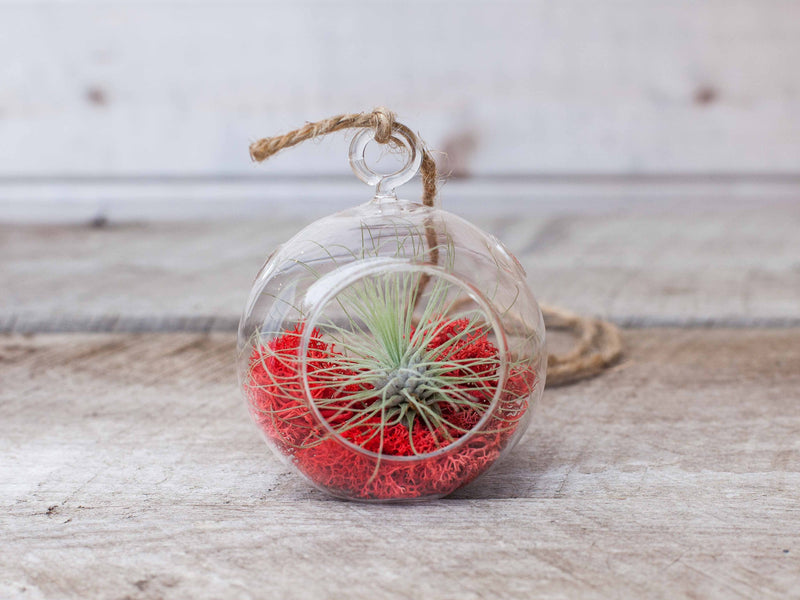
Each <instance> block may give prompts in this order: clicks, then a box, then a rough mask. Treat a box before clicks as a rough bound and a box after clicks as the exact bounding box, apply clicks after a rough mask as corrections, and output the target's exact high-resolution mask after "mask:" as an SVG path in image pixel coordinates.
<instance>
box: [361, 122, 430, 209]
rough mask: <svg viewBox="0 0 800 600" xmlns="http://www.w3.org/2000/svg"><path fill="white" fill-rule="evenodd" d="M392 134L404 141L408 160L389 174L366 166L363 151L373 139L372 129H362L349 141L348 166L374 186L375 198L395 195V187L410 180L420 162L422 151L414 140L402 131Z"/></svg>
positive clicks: (364, 180)
mask: <svg viewBox="0 0 800 600" xmlns="http://www.w3.org/2000/svg"><path fill="white" fill-rule="evenodd" d="M393 134H394V135H395V136H397V137H399V138H400V139H401V140H402V141H403V142H404V146H405V150H406V153H407V154H408V160H407V161H406V164H405V165H404V166H403V167H402V168H401V169H400V170H399V171H395V172H394V173H389V174H383V173H376V172H375V171H373V170H372V169H370V168H369V167H368V166H367V161H366V159H365V157H364V153H365V151H366V149H367V145H369V143H370V142H371V141H373V140H374V139H375V131H374V130H372V129H362V130H361V131H359V132H358V133H356V135H355V137H353V141H352V142H350V167H352V169H353V172H354V173H355V174H356V176H357V177H358V178H359V179H360V180H361V181H363V182H364V183H366V184H367V185H374V186H375V197H376V198H386V197H389V198H393V197H394V196H395V193H394V190H395V188H397V187H399V186H401V185H403V184H404V183H406V182H408V181H410V180H411V179H412V178H413V177H414V175H416V174H417V171H419V167H420V164H422V152H421V150H420V148H418V147H417V143H416V140H414V139H412V138H410V137H409V136H408V135H407V134H405V133H403V132H399V131H395V132H393Z"/></svg>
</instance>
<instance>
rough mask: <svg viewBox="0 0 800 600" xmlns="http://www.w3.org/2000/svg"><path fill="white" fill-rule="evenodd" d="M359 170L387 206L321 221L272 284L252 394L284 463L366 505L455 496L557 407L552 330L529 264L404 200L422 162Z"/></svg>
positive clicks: (258, 318) (246, 355) (262, 299)
mask: <svg viewBox="0 0 800 600" xmlns="http://www.w3.org/2000/svg"><path fill="white" fill-rule="evenodd" d="M371 139H372V132H371V131H370V130H363V131H361V132H360V133H359V134H357V135H356V137H355V138H354V140H353V143H352V144H351V154H350V156H351V165H352V166H353V169H354V171H355V172H356V174H357V175H358V176H359V177H361V178H362V179H363V180H364V181H366V182H367V183H370V184H372V185H376V186H377V189H376V194H375V197H374V198H373V199H372V200H371V201H369V202H367V203H366V204H363V205H361V206H358V207H355V208H352V209H349V210H345V211H343V212H340V213H337V214H335V215H331V216H329V217H326V218H323V219H320V220H318V221H316V222H314V223H312V224H311V225H309V226H308V227H306V228H305V229H303V230H302V231H301V232H299V233H298V234H297V235H295V236H294V237H293V238H292V239H291V240H289V241H288V242H286V243H285V244H283V245H282V246H281V247H279V248H278V249H277V250H276V251H275V252H274V253H273V254H272V255H271V256H270V258H269V259H268V260H267V262H266V263H265V265H264V266H263V268H262V269H261V271H260V273H259V274H258V276H257V277H256V280H255V283H254V285H253V288H252V291H251V292H250V296H249V299H248V301H247V305H246V307H245V311H244V314H243V316H242V319H241V322H240V326H239V336H238V371H239V379H240V385H241V389H242V391H243V394H244V397H245V400H246V402H247V405H248V408H249V411H250V414H251V415H252V418H253V420H254V421H255V423H256V425H257V426H258V428H259V429H260V431H261V432H262V434H263V435H264V437H265V438H266V440H267V442H268V443H269V445H270V446H271V447H272V448H273V449H274V450H275V451H276V453H277V454H278V455H279V456H281V457H282V458H284V459H285V460H287V461H288V462H289V463H290V464H291V465H293V467H294V468H295V469H296V470H297V471H299V472H300V473H301V474H302V475H304V476H305V477H306V478H307V479H308V480H309V481H310V482H311V483H312V484H313V485H315V486H316V487H318V488H320V489H322V490H324V491H325V492H328V493H330V494H332V495H334V496H337V497H340V498H346V499H354V500H364V501H368V500H376V501H388V500H416V499H426V498H436V497H441V496H445V495H447V494H450V493H451V492H453V491H454V490H456V489H458V488H459V487H461V486H463V485H465V484H467V483H469V482H471V481H472V480H474V479H475V478H476V477H478V476H479V475H481V474H482V473H483V472H485V471H486V470H487V469H488V468H489V467H490V466H491V465H492V464H493V463H494V462H495V461H496V460H497V459H498V458H499V457H500V456H502V455H503V454H504V453H505V452H507V451H508V450H509V449H510V448H511V447H512V446H513V445H514V444H515V443H516V441H517V440H518V439H519V437H520V436H521V435H522V433H523V432H524V430H525V429H526V427H527V426H528V422H529V417H530V407H531V405H532V404H533V403H535V402H536V401H537V400H538V399H539V398H540V397H541V394H542V391H543V389H544V377H545V366H546V354H545V351H544V324H543V322H542V316H541V313H540V311H539V307H538V305H537V304H536V301H535V300H534V298H533V295H532V294H531V292H530V290H529V289H528V287H527V285H526V284H525V273H524V272H523V270H522V268H521V266H520V265H519V263H518V262H517V260H516V259H515V258H514V257H513V256H512V255H511V254H510V253H509V252H508V251H507V250H506V249H505V248H504V246H503V245H502V244H501V243H500V242H499V241H497V240H496V239H495V238H494V237H492V236H491V235H489V234H486V233H484V232H482V231H481V230H479V229H478V228H476V227H475V226H473V225H471V224H470V223H468V222H467V221H465V220H463V219H461V218H459V217H457V216H455V215H453V214H450V213H448V212H446V211H443V210H441V209H439V208H437V207H435V206H433V207H431V206H426V205H424V204H422V203H419V202H412V201H406V200H398V199H397V198H396V196H395V194H394V188H395V187H397V186H399V185H400V184H402V183H404V182H405V181H407V180H409V179H411V177H413V175H414V174H415V173H416V171H417V169H418V168H419V164H420V157H421V152H420V150H419V149H418V148H417V147H416V141H415V140H412V139H404V140H403V141H404V143H405V144H406V149H407V150H408V154H409V160H408V162H407V164H406V165H405V167H404V168H402V169H401V170H400V171H398V172H397V173H394V174H392V175H389V176H381V175H378V174H376V173H374V172H373V171H371V170H370V169H369V168H368V167H367V166H366V163H365V161H364V150H365V147H366V145H367V144H368V143H369V141H371Z"/></svg>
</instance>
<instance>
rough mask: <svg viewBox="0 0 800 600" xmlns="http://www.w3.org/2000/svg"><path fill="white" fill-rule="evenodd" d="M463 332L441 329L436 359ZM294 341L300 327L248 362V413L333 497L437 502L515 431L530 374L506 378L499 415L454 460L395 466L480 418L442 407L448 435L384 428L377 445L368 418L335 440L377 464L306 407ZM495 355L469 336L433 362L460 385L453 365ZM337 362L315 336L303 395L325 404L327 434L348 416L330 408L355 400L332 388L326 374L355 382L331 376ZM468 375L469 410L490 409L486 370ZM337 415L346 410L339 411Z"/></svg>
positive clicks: (483, 339) (477, 368)
mask: <svg viewBox="0 0 800 600" xmlns="http://www.w3.org/2000/svg"><path fill="white" fill-rule="evenodd" d="M466 325H467V321H466V319H461V320H456V321H451V322H449V323H447V324H445V325H444V326H443V327H442V328H441V329H440V330H439V331H438V332H437V333H436V335H435V336H434V338H433V339H432V341H431V343H430V345H429V346H428V348H429V349H430V350H435V349H436V348H439V347H441V346H442V345H444V344H446V343H447V342H448V341H450V340H452V338H453V337H454V336H457V335H459V334H461V333H463V331H464V327H465V326H466ZM302 331H303V330H302V326H300V327H297V328H295V329H294V330H291V331H287V332H285V333H284V334H283V335H281V336H279V337H276V338H274V339H273V340H271V341H270V342H269V344H268V345H267V347H266V348H264V347H261V348H257V349H256V350H255V351H254V352H253V354H252V356H251V360H250V363H251V364H250V381H249V382H248V384H247V386H248V395H249V398H250V405H251V412H252V414H253V416H254V418H255V419H256V421H257V422H258V424H259V425H260V427H261V428H262V429H263V430H264V432H265V433H266V434H267V436H268V437H269V438H270V439H271V440H272V441H273V442H274V443H275V444H276V445H277V446H278V449H279V450H280V451H281V452H282V453H283V454H284V455H287V456H290V457H291V458H292V460H293V462H294V463H295V464H296V465H297V467H298V468H299V469H300V470H301V471H302V472H303V473H305V474H306V475H307V476H308V477H309V478H310V479H311V480H312V481H313V482H314V483H316V484H317V485H318V486H320V487H322V488H325V489H327V490H328V491H330V492H331V493H333V494H335V495H339V496H344V497H349V498H353V497H355V498H362V499H403V498H419V497H424V496H434V495H435V496H442V495H446V494H449V493H450V492H452V491H454V490H455V489H457V488H458V487H461V486H462V485H464V484H466V483H468V482H469V481H471V480H472V479H474V478H475V477H477V476H478V475H479V474H480V473H482V472H483V471H484V470H485V469H486V468H488V467H489V465H491V464H492V463H493V462H494V460H495V459H496V458H497V457H498V456H499V454H500V452H501V451H502V449H503V448H504V447H505V445H506V443H507V442H508V440H509V438H510V437H511V436H512V435H513V433H514V431H516V428H517V425H518V422H519V419H520V418H521V417H522V415H523V414H524V412H525V409H526V408H527V397H528V395H529V394H530V391H531V389H532V387H533V383H534V379H535V376H534V374H533V372H527V371H526V372H523V371H517V372H514V373H512V374H511V376H510V377H509V378H508V380H507V383H506V387H505V389H504V393H503V395H502V397H501V401H500V406H499V407H498V409H497V410H495V411H494V414H493V415H492V417H491V418H490V419H489V422H488V423H485V424H484V425H482V426H481V430H480V431H479V432H476V433H474V434H472V435H471V436H470V437H469V439H467V440H464V442H463V443H462V444H460V445H459V447H458V448H456V449H454V450H452V451H444V452H441V453H438V454H435V455H433V456H423V457H420V458H419V459H415V460H405V461H404V460H397V459H396V458H393V457H408V456H415V455H421V454H429V453H432V452H435V451H436V450H439V449H441V448H444V447H445V446H448V445H450V444H452V443H454V442H455V441H457V440H458V439H459V438H461V437H462V436H464V435H465V432H467V431H470V430H472V429H473V428H475V426H476V425H477V423H478V422H479V421H480V419H481V418H482V416H483V415H484V414H485V410H484V411H480V412H479V411H477V410H475V409H472V408H462V409H460V410H456V409H455V408H453V407H451V406H450V405H444V406H443V407H442V416H443V417H444V418H445V419H446V420H447V421H449V422H450V423H452V424H453V425H454V426H452V427H451V426H447V427H445V428H444V430H439V431H431V430H430V429H428V428H427V427H426V426H425V425H424V424H422V423H421V422H420V421H419V419H418V420H417V422H416V423H415V425H414V427H413V428H412V430H411V433H410V434H409V429H408V427H407V426H406V425H405V424H403V423H400V424H394V425H388V426H386V427H384V429H383V436H382V437H381V436H380V435H376V432H379V430H380V419H379V418H378V417H373V418H371V419H369V420H366V421H365V422H364V423H363V424H360V425H358V426H356V427H350V428H348V429H346V430H343V431H342V432H341V434H340V435H342V437H344V438H345V439H347V440H348V441H349V442H351V443H353V444H354V445H356V446H359V447H360V448H363V449H364V450H368V451H371V452H374V453H376V454H380V458H376V457H372V456H368V455H365V454H363V453H361V452H359V451H357V450H355V449H353V448H351V447H349V446H347V445H346V444H344V443H343V442H342V441H341V440H338V439H336V437H334V436H332V435H331V434H330V433H329V432H328V431H327V430H326V429H325V428H324V427H323V425H322V424H321V423H320V422H319V421H318V419H317V418H316V417H315V416H314V414H313V412H312V411H311V409H310V408H309V407H308V406H307V405H306V403H305V399H304V398H305V396H304V392H303V385H302V381H301V378H300V362H299V356H298V355H299V346H300V338H301V336H302ZM496 355H497V348H495V346H494V345H493V344H492V343H491V342H490V341H489V339H488V337H487V335H486V334H485V333H484V332H482V331H476V332H474V333H470V334H468V335H464V336H463V337H462V338H461V339H459V340H457V341H456V342H454V343H451V344H450V345H449V346H447V347H446V348H443V349H442V352H441V354H440V355H438V359H439V360H440V361H442V362H443V363H447V362H453V375H458V376H464V375H466V374H467V373H465V372H463V369H460V368H459V362H461V364H462V365H463V363H464V362H469V361H471V360H473V359H485V358H492V357H494V356H496ZM336 356H340V355H339V354H338V353H337V352H336V351H335V349H334V348H333V346H332V345H328V344H326V343H325V342H323V341H322V340H321V337H320V334H319V332H318V331H317V330H314V331H313V332H312V334H311V338H310V343H309V349H308V359H309V360H308V361H307V375H308V383H309V389H310V390H311V394H312V398H314V399H324V400H326V402H325V405H326V409H325V410H321V411H320V412H321V414H322V416H323V417H324V418H325V419H326V420H327V421H328V423H329V424H330V425H331V426H332V427H333V428H334V429H335V428H337V425H341V424H342V423H343V422H344V421H345V420H347V419H349V418H351V417H352V414H353V413H351V412H350V413H349V412H347V410H346V409H347V407H348V406H349V404H348V402H347V401H345V400H342V403H341V404H338V403H337V399H338V398H341V397H343V396H347V395H348V394H352V393H353V392H357V391H359V387H358V386H357V385H348V386H346V387H344V388H336V387H335V386H332V385H330V382H331V376H332V375H331V374H332V373H333V376H334V377H335V376H337V375H338V376H341V377H342V378H343V379H344V378H347V377H350V376H352V375H354V373H353V372H349V371H346V370H343V369H341V368H338V369H337V368H336V367H335V364H334V363H333V362H331V359H333V358H335V357H336ZM471 368H472V370H473V372H478V373H479V374H481V375H483V377H482V378H481V380H480V381H477V382H476V383H474V384H471V385H469V386H465V387H463V388H462V391H467V392H468V393H469V394H470V395H471V396H472V397H473V399H474V401H475V402H476V403H479V404H483V405H485V406H487V407H488V405H489V404H490V403H491V401H492V398H493V395H494V389H495V387H496V385H497V377H496V373H495V365H493V364H492V362H491V361H485V362H480V361H477V362H475V363H473V364H472V365H471ZM459 371H462V372H459ZM362 389H363V388H362ZM328 407H329V408H328ZM337 407H338V408H341V409H344V410H341V411H337V410H336V408H337ZM412 440H413V445H412Z"/></svg>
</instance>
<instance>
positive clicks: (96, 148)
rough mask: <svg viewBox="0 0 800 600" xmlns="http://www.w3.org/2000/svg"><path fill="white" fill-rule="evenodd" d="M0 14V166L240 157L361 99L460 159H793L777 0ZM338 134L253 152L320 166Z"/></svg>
mask: <svg viewBox="0 0 800 600" xmlns="http://www.w3.org/2000/svg"><path fill="white" fill-rule="evenodd" d="M0 22H2V23H3V24H4V28H3V35H2V36H0V55H1V56H4V57H8V60H6V61H3V63H2V65H0V140H2V143H1V144H0V177H18V176H34V177H40V176H41V177H53V176H56V177H57V176H64V175H66V176H78V177H81V176H97V175H100V176H103V175H128V176H141V175H147V176H155V177H158V176H161V175H165V174H167V175H169V174H172V175H183V176H185V175H203V176H206V175H209V174H227V175H237V174H244V173H252V172H254V167H252V166H251V165H250V164H249V160H248V158H247V147H248V145H249V143H250V142H251V141H252V140H253V139H255V138H257V137H260V136H265V135H273V134H277V133H279V132H281V131H286V130H289V129H291V128H294V127H296V126H298V125H300V124H302V123H303V122H305V121H306V120H314V119H320V118H324V117H327V116H329V115H331V114H336V113H341V112H352V111H354V110H362V109H363V110H369V109H371V108H372V107H373V106H374V105H376V104H386V105H389V106H391V107H393V108H394V109H395V110H397V111H398V112H399V113H400V115H401V116H402V118H403V120H404V122H407V123H408V124H409V125H410V126H412V127H413V128H414V129H415V130H417V131H420V132H421V133H422V135H423V137H425V139H426V140H427V141H428V142H429V143H430V144H431V145H432V146H433V147H434V148H435V149H437V150H439V151H442V152H445V153H447V155H448V156H449V157H450V158H449V162H448V165H449V166H448V170H449V168H453V169H455V170H456V172H457V173H459V174H462V175H464V174H497V173H516V174H520V173H564V172H568V173H574V172H579V173H581V172H595V173H596V172H599V173H665V172H666V173H675V172H679V173H681V172H694V173H696V172H700V173H708V172H726V173H739V172H746V173H752V172H768V173H782V172H792V173H797V172H798V165H799V164H800V120H798V118H797V103H798V100H800V70H798V69H797V68H796V65H797V62H798V57H800V8H798V4H797V3H796V2H793V1H791V0H708V1H706V2H702V3H698V2H693V1H692V0H672V1H670V2H658V1H655V0H649V1H640V2H621V1H611V2H602V3H600V2H596V1H594V0H573V1H570V2H561V3H553V2H551V1H548V0H534V1H531V0H516V1H509V0H504V1H502V2H488V1H485V0H483V1H475V0H471V1H463V0H434V1H430V0H411V1H409V0H402V1H399V0H393V1H391V0H385V1H381V2H364V1H363V0H362V1H357V0H346V1H344V2H341V1H339V2H319V1H314V0H293V1H292V2H288V1H286V0H279V1H275V0H273V1H270V2H258V3H254V2H223V1H221V0H215V1H211V2H203V3H200V4H198V3H187V2H182V1H179V0H161V1H158V2H148V3H145V4H142V3H139V2H131V1H125V0H117V1H113V2H109V1H106V0H92V1H85V2H80V3H64V2H57V1H54V0H50V1H45V2H36V3H30V2H20V1H19V0H16V1H15V0H11V1H9V0H6V1H3V2H0ZM377 32H380V33H377ZM142 40H147V43H143V42H142ZM340 146H341V140H339V139H332V140H330V141H329V142H323V143H322V144H320V145H316V146H315V145H311V146H306V147H304V148H302V149H297V150H294V151H292V152H291V153H286V155H285V156H282V157H281V158H279V159H277V160H276V161H275V162H274V164H273V165H271V167H270V168H271V169H273V170H274V172H279V171H280V172H283V173H287V174H296V175H301V176H302V175H305V174H307V173H339V172H340V165H341V164H342V156H343V155H342V151H341V148H340ZM109 198H113V196H110V197H109ZM109 198H107V199H106V200H107V202H109V203H113V199H109Z"/></svg>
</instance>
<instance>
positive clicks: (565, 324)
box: [250, 107, 622, 386]
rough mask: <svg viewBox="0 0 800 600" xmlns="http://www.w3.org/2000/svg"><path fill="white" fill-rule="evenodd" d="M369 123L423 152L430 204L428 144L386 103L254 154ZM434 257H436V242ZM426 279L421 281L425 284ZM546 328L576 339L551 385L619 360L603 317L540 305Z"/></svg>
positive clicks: (550, 375) (432, 164) (432, 185)
mask: <svg viewBox="0 0 800 600" xmlns="http://www.w3.org/2000/svg"><path fill="white" fill-rule="evenodd" d="M360 128H369V129H372V130H373V131H374V139H375V141H376V142H378V143H380V144H389V145H392V146H395V147H401V146H403V142H402V141H401V140H400V139H399V138H398V137H397V135H395V134H399V135H400V136H402V137H404V138H405V139H406V140H408V141H409V143H411V144H413V145H414V146H415V148H411V151H412V152H413V151H415V150H418V151H420V152H421V153H422V162H421V165H420V174H421V176H422V190H423V191H422V201H423V203H424V204H425V205H426V206H429V207H432V206H433V205H434V200H435V198H436V192H437V171H436V161H434V160H433V157H432V156H431V154H430V152H429V151H428V149H427V148H426V147H425V145H424V143H423V142H422V141H421V140H420V138H419V137H418V136H417V134H415V133H414V132H413V131H412V130H411V129H409V128H408V127H407V126H406V125H403V124H402V123H400V122H398V121H397V119H396V117H395V114H394V113H393V112H392V111H391V110H389V109H387V108H384V107H378V108H376V109H374V110H373V111H372V112H368V113H351V114H343V115H336V116H334V117H330V118H329V119H323V120H321V121H315V122H310V123H306V124H305V125H304V126H303V127H300V128H299V129H295V130H293V131H289V132H288V133H285V134H283V135H278V136H274V137H269V138H263V139H260V140H258V141H256V142H253V143H252V144H250V157H251V158H252V159H253V160H254V161H256V162H262V161H265V160H267V159H268V158H269V157H271V156H274V155H275V154H277V153H278V152H280V151H281V150H283V149H284V148H289V147H291V146H296V145H297V144H300V143H302V142H304V141H306V140H310V139H312V138H316V137H321V136H323V135H327V134H329V133H333V132H335V131H341V130H343V129H360ZM427 234H428V235H427V237H428V240H429V242H431V240H435V234H434V232H433V230H432V229H431V228H428V231H427ZM429 246H430V247H431V248H432V253H431V258H432V259H433V260H434V261H435V260H436V258H437V257H438V252H436V251H435V250H436V248H435V244H433V243H429ZM426 283H427V278H425V279H424V280H421V282H420V286H421V287H424V286H425V284H426ZM541 309H542V315H543V316H544V320H545V325H546V327H550V328H551V329H563V330H566V331H569V332H570V333H571V334H572V335H573V336H575V337H576V338H577V340H578V341H577V343H576V344H575V346H574V347H573V348H572V349H571V350H570V351H569V352H566V353H564V354H549V355H548V361H547V385H548V386H558V385H565V384H568V383H573V382H575V381H578V380H581V379H586V378H588V377H593V376H595V375H597V374H599V373H601V372H602V371H604V370H605V369H607V368H608V367H610V366H611V365H613V364H614V363H615V362H617V361H618V360H619V358H620V357H621V355H622V337H621V335H620V332H619V329H618V328H617V327H616V326H615V325H613V324H611V323H609V322H608V321H603V320H600V319H592V318H589V317H583V316H580V315H576V314H574V313H571V312H569V311H567V310H564V309H562V308H558V307H554V306H542V307H541Z"/></svg>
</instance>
